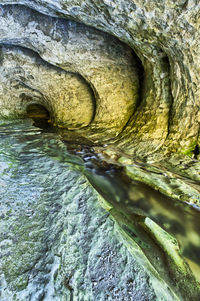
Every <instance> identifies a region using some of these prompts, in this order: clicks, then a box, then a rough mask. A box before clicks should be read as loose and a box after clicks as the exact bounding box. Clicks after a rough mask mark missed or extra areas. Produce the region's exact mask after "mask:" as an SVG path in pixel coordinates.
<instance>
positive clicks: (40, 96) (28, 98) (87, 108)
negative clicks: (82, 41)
mask: <svg viewBox="0 0 200 301" xmlns="http://www.w3.org/2000/svg"><path fill="white" fill-rule="evenodd" d="M0 82H1V85H0V107H1V115H2V116H4V117H8V116H19V117H20V116H25V115H26V114H27V107H28V106H29V105H30V104H41V105H43V106H44V107H45V108H46V109H47V110H48V111H49V113H50V119H51V121H52V122H53V123H56V124H57V125H58V126H62V127H67V128H77V127H78V128H80V127H83V126H87V125H88V124H89V123H90V122H91V120H92V118H93V114H94V99H93V94H92V91H91V88H90V87H89V85H88V84H87V83H86V82H85V80H84V79H83V78H81V76H79V75H77V74H73V73H69V72H65V71H63V70H60V69H59V68H56V67H54V66H51V65H49V64H47V63H45V62H44V61H43V60H41V59H40V58H39V56H38V55H37V54H35V53H34V52H32V51H30V50H25V49H19V48H17V47H10V48H9V47H2V48H1V66H0ZM83 112H84V114H83Z"/></svg>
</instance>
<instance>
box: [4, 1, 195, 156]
mask: <svg viewBox="0 0 200 301" xmlns="http://www.w3.org/2000/svg"><path fill="white" fill-rule="evenodd" d="M0 3H2V4H8V3H9V4H11V3H16V1H12V0H2V1H1V2H0ZM17 3H18V4H19V3H21V4H25V5H26V6H29V7H32V8H34V9H36V10H38V11H41V12H43V13H45V14H49V15H54V16H61V17H64V18H70V19H73V20H76V21H78V22H82V23H84V24H87V25H90V26H92V27H96V28H98V29H101V30H102V31H105V32H108V33H110V34H112V35H114V36H116V37H118V38H119V39H120V40H122V41H124V42H125V43H127V44H128V45H129V46H131V48H133V49H134V50H135V52H136V53H137V55H138V57H139V58H140V60H141V62H142V64H143V66H144V70H145V75H144V81H143V95H142V101H141V105H140V106H139V107H138V109H137V112H135V114H134V116H133V118H132V121H131V123H130V127H129V128H128V131H127V135H126V138H125V140H124V143H125V144H126V145H129V144H130V141H131V142H132V149H133V148H135V149H136V148H137V149H138V150H141V149H142V147H145V149H146V151H148V152H152V151H155V150H156V149H157V148H159V147H161V146H162V145H163V143H165V145H166V146H167V147H171V150H174V151H175V150H178V151H182V152H187V150H190V149H192V148H194V146H195V145H196V143H197V141H198V133H199V119H200V117H199V99H200V97H199V96H200V92H199V86H200V85H199V80H200V79H199V72H200V70H199V66H200V64H199V43H198V41H199V9H200V4H199V1H197V0H180V1H175V2H174V1H172V0H161V1H153V0H151V1H149V0H148V1H145V0H143V1H141V0H135V1H132V0H131V1H130V0H124V1H121V0H113V1H110V0H101V1H99V0H97V1H92V0H86V1H82V0H73V1H71V0H63V1H61V0H55V1H48V0H40V1H33V0H21V1H20V2H19V1H17ZM130 131H131V132H132V135H130ZM128 132H129V134H128ZM133 137H134V139H133ZM126 142H127V143H126ZM122 144H123V143H122Z"/></svg>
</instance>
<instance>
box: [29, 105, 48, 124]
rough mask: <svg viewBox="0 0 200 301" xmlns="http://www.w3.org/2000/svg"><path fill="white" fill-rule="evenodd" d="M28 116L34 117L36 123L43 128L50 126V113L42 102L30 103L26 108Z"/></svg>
mask: <svg viewBox="0 0 200 301" xmlns="http://www.w3.org/2000/svg"><path fill="white" fill-rule="evenodd" d="M26 112H27V117H28V118H31V119H33V121H34V125H35V126H37V127H41V128H47V127H49V126H50V113H49V111H48V110H47V109H46V108H45V107H44V106H43V105H41V104H30V105H28V106H27V108H26Z"/></svg>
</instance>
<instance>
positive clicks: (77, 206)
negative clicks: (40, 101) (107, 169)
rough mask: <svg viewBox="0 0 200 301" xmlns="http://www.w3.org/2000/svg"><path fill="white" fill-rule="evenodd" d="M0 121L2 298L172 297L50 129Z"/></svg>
mask: <svg viewBox="0 0 200 301" xmlns="http://www.w3.org/2000/svg"><path fill="white" fill-rule="evenodd" d="M0 129H1V141H2V143H1V151H0V160H1V164H0V166H1V174H2V177H1V209H0V214H1V221H0V224H1V226H0V229H1V230H0V232H1V234H0V235H1V244H0V248H1V259H0V261H1V295H0V296H1V300H2V301H11V300H19V301H21V300H27V301H28V300H41V299H43V300H72V299H73V300H85V301H89V300H91V301H93V300H99V301H100V300H102V301H104V300H127V301H129V300H144V301H145V300H159V298H162V299H163V300H176V297H175V296H174V295H173V293H172V292H170V290H169V289H168V288H167V285H166V284H165V283H164V282H163V281H162V280H161V279H159V276H158V275H157V276H156V275H154V273H155V272H152V271H151V270H149V271H148V273H147V272H146V271H144V269H143V267H142V262H143V260H146V259H143V257H144V255H143V254H142V252H141V251H140V250H139V248H138V250H137V257H136V258H134V256H132V255H131V254H130V253H129V251H128V249H127V247H126V246H125V245H124V244H123V243H122V242H121V239H120V234H119V230H118V227H117V226H116V224H115V222H114V221H112V220H111V219H110V218H109V213H108V212H107V211H105V209H103V208H102V207H101V206H100V203H99V195H98V194H97V192H96V191H95V190H94V189H93V188H92V187H91V186H90V184H89V183H88V181H87V179H86V178H85V177H84V176H83V175H82V174H81V172H80V171H79V170H78V169H80V168H81V166H80V165H78V166H77V167H76V166H74V165H72V164H70V163H67V161H68V153H67V152H66V148H65V146H64V144H63V143H61V142H60V141H59V140H57V139H56V137H55V135H54V136H53V135H51V134H45V133H41V132H40V131H39V130H36V129H34V128H33V127H31V126H30V125H28V124H18V125H16V124H15V123H10V125H9V124H8V123H7V124H6V125H5V126H1V127H0ZM3 130H4V131H3ZM3 132H4V133H3ZM69 158H70V159H69V160H71V157H70V155H69ZM139 254H140V255H139ZM138 258H140V262H139V261H138ZM174 298H175V299H174Z"/></svg>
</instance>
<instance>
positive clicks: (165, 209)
mask: <svg viewBox="0 0 200 301" xmlns="http://www.w3.org/2000/svg"><path fill="white" fill-rule="evenodd" d="M41 124H42V122H41ZM36 125H37V126H40V122H39V123H36ZM41 127H42V129H41ZM1 129H2V132H3V134H1V139H3V137H4V135H7V134H8V133H9V134H12V131H13V135H14V134H15V133H20V131H27V137H26V135H23V137H21V138H20V135H19V136H18V139H22V140H24V145H23V152H25V151H26V148H27V155H28V152H29V143H32V145H31V153H30V158H31V156H32V153H33V152H34V151H35V152H37V151H38V152H39V149H40V145H41V144H42V141H41V140H40V139H38V140H35V138H34V136H35V135H38V138H39V136H40V134H41V132H43V133H44V132H46V133H48V135H49V145H48V146H47V147H46V151H47V152H48V154H50V155H51V156H52V157H54V156H55V158H56V159H59V160H60V161H61V162H68V163H71V164H72V165H74V166H75V167H76V168H80V169H81V171H82V172H83V173H84V174H85V175H86V176H87V178H88V179H89V181H90V183H91V184H92V185H93V186H94V187H95V188H96V190H98V192H99V193H100V194H101V195H102V196H103V197H104V198H105V199H106V200H107V201H109V202H110V203H111V204H112V205H113V206H115V207H116V208H119V209H120V212H124V213H126V214H127V216H129V217H130V218H132V219H134V218H136V216H141V217H145V216H148V217H150V218H151V219H153V220H154V221H155V222H156V223H158V224H159V225H160V226H161V227H162V228H163V229H165V230H166V231H167V232H169V233H170V234H172V235H174V236H175V237H176V238H177V240H178V242H179V244H180V249H181V252H182V254H183V256H184V257H185V258H186V260H187V261H188V263H189V265H190V267H191V269H192V271H193V273H194V275H195V276H196V278H197V279H198V280H199V281H200V256H199V254H200V237H199V233H200V219H199V211H197V210H195V209H194V208H192V207H191V206H189V205H187V204H183V203H181V202H177V201H176V200H173V199H170V198H167V197H166V196H164V195H162V194H161V193H160V192H158V191H155V190H153V189H152V188H150V187H148V186H147V185H145V184H143V183H139V182H136V181H133V180H130V179H129V178H128V177H126V175H125V174H124V173H123V169H122V168H121V167H119V166H116V165H112V164H108V163H106V162H105V161H103V160H102V159H101V158H100V157H99V156H98V155H97V154H95V152H94V150H93V145H92V144H91V143H89V142H88V141H87V140H86V139H84V138H80V137H76V136H75V134H74V133H72V135H71V133H69V134H68V136H67V135H65V145H66V147H65V148H63V147H62V148H59V150H58V148H57V145H56V143H55V140H52V143H51V139H52V138H55V139H57V141H58V142H57V143H59V140H58V137H57V134H56V133H54V130H53V129H52V128H51V127H50V126H49V124H46V125H45V126H44V125H42V126H40V130H39V129H36V128H35V131H34V128H33V127H31V126H30V128H29V126H27V124H24V125H23V123H19V124H11V126H10V127H9V126H7V125H6V126H4V127H2V126H1ZM31 137H33V140H35V141H34V143H33V142H31V140H32V138H31ZM61 139H64V138H62V137H61ZM60 141H61V140H60ZM16 149H17V148H16ZM44 149H45V148H44V146H43V151H44ZM60 149H61V151H60ZM1 151H5V150H1ZM18 151H19V157H20V147H19V146H18ZM26 157H27V160H29V157H28V156H26ZM13 164H15V163H13ZM16 164H17V163H16ZM2 168H3V167H2ZM2 185H4V183H2ZM129 230H130V229H129ZM130 231H131V230H130ZM132 235H135V234H133V233H132Z"/></svg>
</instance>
